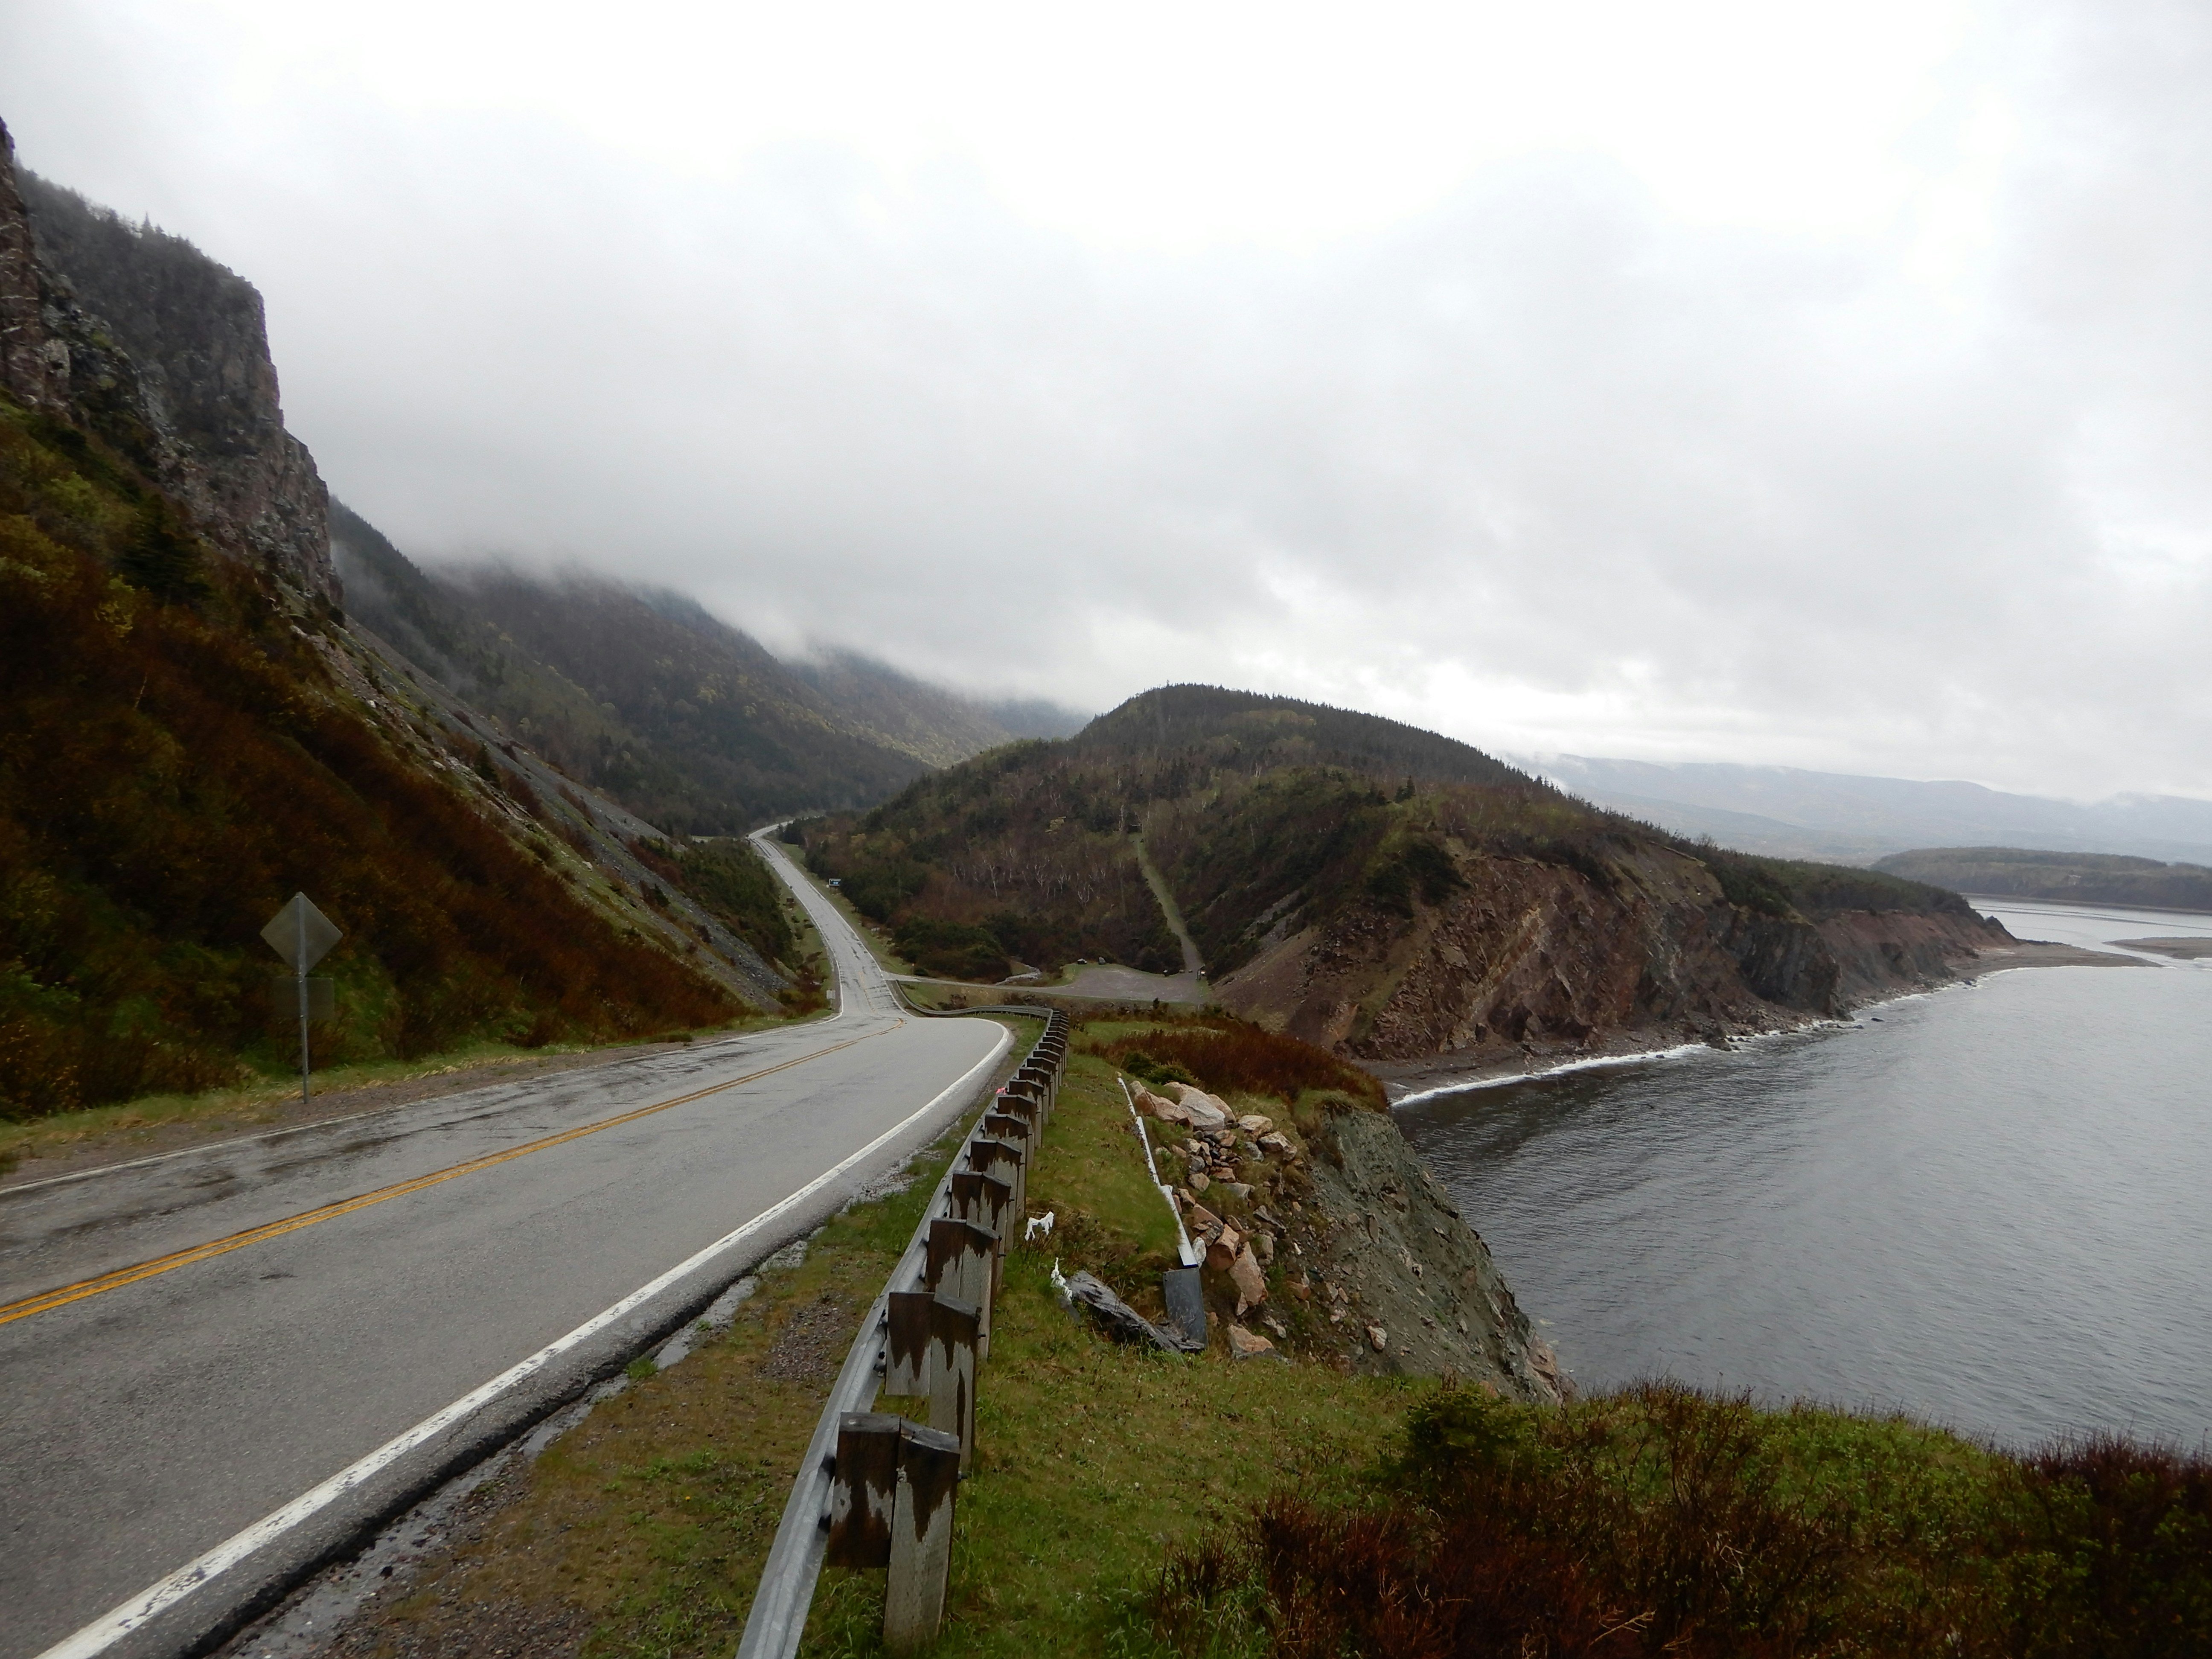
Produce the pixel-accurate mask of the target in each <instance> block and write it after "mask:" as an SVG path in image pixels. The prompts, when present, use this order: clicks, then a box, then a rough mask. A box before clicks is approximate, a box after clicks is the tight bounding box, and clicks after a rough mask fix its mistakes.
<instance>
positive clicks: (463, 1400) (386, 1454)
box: [37, 1025, 1014, 1659]
mask: <svg viewBox="0 0 2212 1659" xmlns="http://www.w3.org/2000/svg"><path fill="white" fill-rule="evenodd" d="M998 1031H999V1040H998V1042H995V1043H994V1044H993V1045H992V1048H991V1052H990V1053H989V1054H986V1055H985V1056H984V1057H983V1058H982V1059H981V1060H978V1061H977V1062H976V1063H975V1065H974V1066H970V1067H969V1069H968V1070H967V1071H965V1072H963V1073H961V1075H960V1077H959V1079H957V1081H956V1082H954V1083H953V1084H952V1085H951V1086H950V1087H948V1088H946V1089H945V1090H944V1091H942V1092H940V1093H939V1095H937V1096H936V1097H935V1098H933V1100H931V1101H930V1102H929V1103H928V1104H927V1105H926V1106H923V1107H922V1108H921V1109H919V1110H917V1111H915V1112H914V1113H912V1114H910V1115H908V1116H907V1117H905V1118H902V1119H901V1120H900V1121H898V1122H897V1123H896V1124H894V1125H892V1126H891V1127H890V1128H888V1129H886V1130H884V1132H883V1133H881V1134H879V1135H878V1136H877V1137H876V1138H875V1139H873V1140H872V1141H870V1142H869V1143H868V1144H867V1145H866V1146H863V1147H861V1148H860V1151H859V1152H854V1153H853V1154H852V1155H851V1156H850V1157H848V1158H845V1159H844V1160H843V1161H842V1162H841V1163H839V1164H836V1165H835V1166H834V1167H833V1168H830V1169H828V1170H823V1172H822V1173H821V1174H820V1175H818V1176H815V1177H814V1179H813V1180H811V1181H810V1182H807V1183H806V1185H805V1186H804V1187H801V1188H799V1190H798V1191H797V1192H795V1193H793V1194H790V1195H789V1196H788V1197H786V1198H783V1199H781V1200H778V1201H777V1202H776V1203H775V1204H772V1205H770V1206H769V1207H768V1208H767V1209H765V1210H763V1211H762V1212H760V1213H759V1214H758V1215H757V1216H755V1217H754V1218H752V1219H751V1220H750V1221H748V1222H746V1223H745V1224H744V1225H743V1226H741V1227H739V1228H738V1229H737V1230H736V1231H733V1232H730V1233H726V1234H725V1235H724V1236H723V1237H720V1238H718V1239H716V1240H715V1241H714V1243H712V1244H709V1245H708V1246H707V1248H706V1249H703V1250H701V1251H700V1252H698V1254H697V1255H693V1256H690V1257H689V1258H687V1259H686V1260H684V1261H679V1262H678V1263H677V1264H676V1266H674V1267H671V1268H670V1269H669V1270H668V1271H667V1272H666V1273H662V1274H661V1275H660V1276H659V1278H658V1279H653V1280H652V1281H651V1282H650V1283H648V1284H646V1285H641V1286H640V1287H639V1288H638V1289H636V1290H635V1291H631V1292H630V1293H629V1295H628V1296H626V1297H623V1299H622V1300H621V1301H619V1302H617V1303H616V1304H614V1305H613V1306H612V1307H611V1308H609V1309H607V1310H605V1312H603V1313H598V1314H594V1315H593V1316H592V1317H591V1318H589V1319H587V1320H586V1321H585V1322H583V1323H582V1324H580V1325H579V1326H577V1327H576V1328H575V1329H574V1330H573V1331H570V1332H569V1333H568V1334H567V1335H566V1336H562V1337H557V1338H556V1339H555V1340H553V1341H551V1342H550V1343H548V1344H547V1345H546V1346H544V1347H542V1348H540V1349H539V1350H538V1352H536V1353H534V1354H532V1355H531V1356H530V1358H527V1359H525V1360H523V1361H522V1362H520V1364H515V1365H511V1366H509V1367H508V1368H507V1370H503V1371H501V1373H500V1374H499V1375H498V1376H495V1377H493V1378H492V1379H491V1381H490V1382H489V1383H484V1384H483V1386H482V1387H480V1388H477V1389H471V1391H470V1392H469V1393H467V1394H465V1395H462V1396H461V1397H460V1398H459V1400H456V1401H453V1404H452V1405H450V1406H447V1407H445V1408H444V1409H443V1410H441V1411H438V1412H435V1413H432V1414H431V1415H430V1416H428V1417H426V1418H424V1419H422V1421H421V1422H420V1423H417V1424H416V1425H415V1426H414V1427H413V1428H411V1429H409V1430H407V1431H405V1432H404V1433H403V1434H401V1435H399V1436H398V1437H396V1438H394V1439H391V1440H387V1441H386V1442H385V1443H384V1444H382V1445H381V1446H379V1447H378V1448H377V1449H375V1450H374V1451H373V1452H371V1453H369V1454H368V1456H366V1457H364V1458H362V1460H361V1461H360V1462H356V1463H353V1464H350V1465H349V1466H348V1467H347V1468H343V1469H341V1470H339V1471H338V1472H337V1474H334V1475H332V1476H331V1478H330V1479H329V1480H325V1481H324V1482H323V1483H322V1484H321V1485H320V1486H316V1487H313V1488H312V1489H311V1490H309V1491H307V1492H302V1493H301V1495H300V1496H299V1497H297V1498H294V1499H293V1500H292V1501H291V1502H290V1503H289V1504H285V1505H284V1507H283V1508H282V1509H280V1510H273V1511H272V1512H270V1514H268V1515H265V1516H262V1517H261V1519H260V1520H258V1521H257V1522H254V1523H253V1524H252V1526H250V1527H248V1528H246V1530H245V1531H243V1532H240V1533H237V1534H233V1535H232V1536H231V1537H229V1538H227V1539H225V1540H224V1541H222V1543H220V1544H217V1545H216V1547H214V1548H213V1549H211V1550H210V1551H209V1552H208V1553H206V1554H204V1555H203V1556H201V1557H200V1558H199V1559H197V1560H196V1561H192V1562H190V1563H188V1564H187V1565H184V1566H181V1567H179V1568H178V1569H177V1570H176V1571H174V1572H173V1573H171V1574H170V1575H169V1576H168V1577H166V1578H164V1579H162V1580H161V1582H159V1583H155V1584H154V1585H151V1586H150V1587H149V1588H148V1589H143V1590H141V1591H139V1592H138V1594H137V1595H133V1596H131V1598H130V1599H129V1600H127V1601H122V1602H119V1603H118V1604H117V1605H116V1606H115V1607H111V1608H110V1609H108V1611H107V1612H106V1613H102V1614H101V1615H100V1617H99V1618H97V1619H95V1620H93V1621H92V1623H90V1624H88V1625H87V1626H85V1627H84V1628H83V1629H82V1630H80V1631H78V1632H76V1634H75V1635H74V1636H70V1637H65V1638H63V1639H62V1640H61V1641H59V1642H57V1643H56V1644H54V1645H53V1646H52V1647H50V1648H48V1649H47V1650H46V1651H45V1652H43V1653H41V1654H40V1655H39V1656H37V1659H89V1656H91V1655H94V1654H97V1653H103V1652H105V1651H106V1650H107V1649H109V1648H111V1647H112V1646H113V1645H114V1644H116V1643H118V1642H119V1641H121V1640H122V1639H123V1638H125V1637H126V1636H129V1635H131V1633H132V1632H135V1631H137V1630H138V1629H139V1628H141V1627H142V1626H144V1625H146V1624H147V1623H148V1622H149V1621H150V1620H153V1619H155V1618H156V1617H158V1616H159V1615H160V1614H161V1613H166V1612H167V1610H168V1609H169V1608H171V1607H174V1606H175V1605H176V1604H177V1603H178V1602H179V1601H183V1600H184V1599H185V1597H186V1596H187V1595H191V1593H192V1592H193V1591H194V1590H196V1589H199V1588H200V1586H201V1585H203V1584H204V1583H208V1582H209V1581H210V1580H211V1579H213V1578H214V1577H216V1576H217V1575H218V1574H220V1573H222V1572H225V1571H228V1570H229V1569H230V1568H232V1567H234V1566H236V1565H238V1564H239V1563H240V1562H241V1561H243V1560H245V1559H246V1558H247V1557H249V1556H251V1555H252V1554H253V1553H255V1552H257V1551H258V1550H259V1549H261V1548H262V1547H264V1546H265V1545H268V1544H270V1543H273V1542H274V1541H276V1540H277V1539H278V1538H281V1537H282V1536H283V1534H286V1533H288V1532H289V1531H290V1530H291V1529H292V1528H295V1527H296V1526H298V1525H299V1524H300V1523H301V1522H303V1521H305V1520H307V1519H308V1518H309V1517H310V1516H313V1515H315V1514H317V1513H319V1511H321V1510H325V1509H327V1508H328V1507H329V1506H330V1505H331V1504H333V1503H335V1502H336V1501H337V1499H338V1498H342V1497H343V1496H344V1495H345V1494H346V1493H347V1492H350V1491H352V1490H353V1489H354V1488H355V1487H356V1486H361V1485H362V1483H364V1482H365V1481H367V1480H369V1479H371V1478H372V1477H373V1476H375V1475H377V1474H381V1473H382V1472H383V1471H384V1470H386V1469H387V1468H390V1467H391V1466H392V1464H394V1463H396V1462H398V1461H399V1460H400V1459H401V1458H403V1457H404V1456H405V1455H407V1454H408V1453H409V1452H410V1451H413V1450H414V1449H416V1447H417V1446H420V1445H422V1443H424V1442H425V1441H428V1440H429V1439H431V1438H433V1437H435V1436H437V1435H438V1434H441V1433H442V1432H443V1431H445V1430H447V1429H449V1428H451V1427H452V1426H453V1425H454V1424H455V1423H457V1422H459V1421H460V1420H461V1419H463V1418H465V1417H467V1416H468V1415H470V1414H471V1413H473V1412H476V1411H477V1410H479V1409H481V1408H482V1407H485V1406H488V1405H489V1404H490V1403H491V1402H492V1401H494V1400H496V1399H497V1398H498V1397H499V1396H500V1395H502V1394H505V1393H506V1392H507V1390H508V1389H512V1388H513V1386H514V1385H515V1384H516V1383H520V1382H522V1381H524V1380H526V1378H528V1377H531V1376H535V1375H536V1374H537V1373H538V1372H539V1371H541V1370H544V1369H545V1367H546V1366H547V1365H549V1364H551V1363H552V1362H553V1361H554V1360H556V1359H557V1358H560V1357H561V1355H562V1354H563V1353H566V1352H568V1350H569V1349H571V1348H573V1347H575V1346H577V1345H578V1344H579V1343H581V1342H583V1341H585V1340H588V1339H589V1338H591V1337H592V1336H594V1335H596V1334H598V1333H599V1332H600V1331H602V1330H605V1328H607V1327H608V1326H609V1325H611V1324H612V1323H614V1322H615V1321H617V1319H620V1318H621V1317H622V1316H623V1315H624V1314H627V1313H629V1312H631V1311H633V1310H635V1309H636V1308H637V1307H639V1306H640V1305H641V1304H644V1303H646V1302H649V1301H651V1300H652V1299H653V1297H656V1296H658V1295H659V1294H660V1292H661V1291H665V1290H666V1289H667V1288H668V1287H669V1286H670V1285H673V1284H674V1283H676V1281H677V1280H678V1279H683V1278H684V1277H685V1276H686V1275H688V1274H690V1273H695V1272H696V1271H697V1270H698V1269H699V1268H701V1267H704V1266H705V1265H706V1264H707V1263H708V1262H709V1261H713V1260H714V1258H715V1257H716V1256H718V1255H722V1254H724V1253H725V1252H726V1251H728V1250H731V1249H735V1248H736V1247H737V1246H738V1245H739V1244H741V1243H744V1241H745V1239H746V1238H747V1237H750V1235H752V1234H753V1233H756V1232H758V1231H760V1230H761V1229H762V1228H763V1227H766V1226H768V1225H770V1224H771V1223H773V1222H775V1221H776V1220H778V1219H779V1218H781V1217H783V1216H784V1215H787V1214H788V1213H789V1212H791V1211H792V1210H793V1209H795V1208H797V1207H798V1206H799V1205H801V1204H803V1203H805V1201H806V1200H808V1199H810V1198H811V1197H813V1196H814V1194H817V1193H818V1192H820V1191H821V1190H822V1189H823V1188H824V1187H826V1186H828V1185H829V1183H830V1182H833V1181H835V1180H836V1179H837V1177H838V1176H842V1175H843V1174H844V1173H845V1172H846V1171H847V1170H849V1169H851V1168H852V1167H853V1166H854V1164H859V1163H860V1162H862V1161H863V1160H864V1159H866V1158H869V1157H871V1156H872V1155H873V1154H874V1153H875V1152H878V1151H880V1150H881V1149H882V1148H883V1146H884V1145H885V1144H886V1143H887V1142H889V1141H891V1140H894V1139H896V1138H897V1137H898V1136H900V1135H902V1134H903V1133H906V1131H907V1130H908V1129H910V1128H912V1127H914V1126H915V1124H916V1123H918V1122H920V1121H921V1120H922V1119H924V1118H926V1117H927V1116H928V1115H930V1114H931V1113H933V1112H934V1111H936V1110H937V1109H939V1107H940V1106H942V1105H943V1104H944V1103H945V1102H946V1101H947V1100H949V1099H951V1097H953V1096H955V1095H957V1094H958V1093H959V1092H960V1091H962V1090H963V1089H965V1088H967V1087H968V1086H969V1085H971V1084H972V1083H973V1082H974V1081H975V1077H976V1076H977V1074H978V1073H982V1072H986V1071H988V1070H989V1069H990V1068H991V1067H992V1066H994V1065H995V1064H997V1063H998V1060H999V1057H1000V1055H1001V1054H1005V1053H1006V1050H1007V1048H1009V1047H1010V1046H1012V1042H1013V1040H1014V1038H1013V1033H1012V1032H1011V1031H1009V1030H1007V1029H1006V1027H1005V1026H1003V1025H1000V1026H999V1027H998Z"/></svg>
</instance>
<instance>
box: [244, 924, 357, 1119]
mask: <svg viewBox="0 0 2212 1659" xmlns="http://www.w3.org/2000/svg"><path fill="white" fill-rule="evenodd" d="M261 937H262V938H263V939H266V940H267V941H268V943H269V948H270V950H272V951H275V952H276V954H277V955H278V956H280V957H283V958H284V965H285V966H286V967H288V968H289V969H291V970H292V981H293V987H294V990H295V1000H296V1001H297V1003H298V1005H299V1011H300V1103H301V1105H302V1106H305V1105H307V1104H308V1103H309V1100H310V1096H309V1094H308V1091H307V1072H308V1051H307V1021H308V1019H309V1018H310V1017H311V1015H321V1016H323V1017H325V1018H327V1017H328V1016H329V1015H330V1014H331V1012H332V999H331V982H330V981H328V980H326V979H319V980H310V979H309V978H308V977H307V970H308V969H310V968H313V966H314V965H315V964H316V963H319V962H320V961H321V960H322V959H323V958H324V957H326V956H328V955H329V954H330V953H331V946H332V945H336V944H337V942H338V941H339V940H340V939H343V938H344V937H345V934H344V933H342V932H340V931H339V929H338V927H337V923H335V922H333V921H331V919H330V918H329V917H328V916H326V915H324V914H323V913H322V912H321V911H320V910H318V909H317V908H315V907H314V904H313V902H312V901H311V900H309V898H308V897H307V895H306V894H305V893H295V894H293V895H292V897H291V902H289V903H288V904H286V905H285V906H284V908H283V909H281V910H279V911H278V912H277V913H276V915H273V916H271V917H270V918H269V925H268V926H267V927H264V928H263V929H262V930H261ZM311 1005H312V1006H311Z"/></svg>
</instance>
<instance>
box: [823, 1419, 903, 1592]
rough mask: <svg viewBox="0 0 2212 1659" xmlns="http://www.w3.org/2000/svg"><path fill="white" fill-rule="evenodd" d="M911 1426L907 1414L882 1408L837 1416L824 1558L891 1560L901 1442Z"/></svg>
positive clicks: (839, 1563) (858, 1563)
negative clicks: (889, 1413)
mask: <svg viewBox="0 0 2212 1659" xmlns="http://www.w3.org/2000/svg"><path fill="white" fill-rule="evenodd" d="M905 1428H906V1419H904V1418H902V1417H892V1416H889V1415H887V1414H885V1413H881V1412H847V1413H844V1414H843V1415H842V1416H841V1417H840V1418H839V1419H837V1450H836V1467H835V1468H833V1469H832V1470H831V1472H830V1474H831V1481H832V1484H831V1486H830V1488H829V1551H828V1553H826V1554H825V1555H824V1556H823V1559H824V1560H826V1561H827V1562H828V1563H829V1565H831V1566H833V1567H852V1568H854V1569H865V1568H868V1567H887V1566H889V1565H890V1564H891V1520H892V1515H893V1510H894V1508H895V1504H896V1491H897V1486H898V1467H899V1441H900V1438H901V1437H902V1434H903V1432H904V1431H905Z"/></svg>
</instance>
